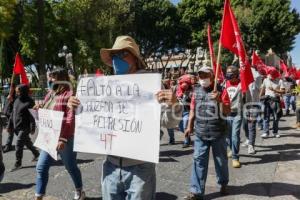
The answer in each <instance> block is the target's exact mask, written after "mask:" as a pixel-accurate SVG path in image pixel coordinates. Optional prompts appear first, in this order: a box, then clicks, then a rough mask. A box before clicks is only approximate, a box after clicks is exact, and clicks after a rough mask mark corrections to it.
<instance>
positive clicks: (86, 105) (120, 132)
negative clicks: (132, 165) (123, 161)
mask: <svg viewBox="0 0 300 200" xmlns="http://www.w3.org/2000/svg"><path fill="white" fill-rule="evenodd" d="M160 89H161V75H160V74H138V75H121V76H120V75H116V76H101V77H84V78H81V79H80V81H79V83H78V87H77V97H78V98H79V100H80V102H81V106H80V107H79V108H78V110H77V115H76V123H75V124H76V127H75V139H74V150H75V151H78V152H87V153H97V154H105V155H115V156H120V157H126V158H131V159H136V160H142V161H148V162H153V163H158V160H159V136H160V114H161V108H160V104H159V103H158V101H157V100H156V96H155V94H156V93H157V92H158V91H159V90H160Z"/></svg>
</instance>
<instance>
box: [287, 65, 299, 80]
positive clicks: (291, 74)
mask: <svg viewBox="0 0 300 200" xmlns="http://www.w3.org/2000/svg"><path fill="white" fill-rule="evenodd" d="M296 74H297V69H296V67H295V66H293V67H291V68H290V69H289V70H288V76H289V77H291V78H295V77H296Z"/></svg>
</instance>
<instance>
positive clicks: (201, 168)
mask: <svg viewBox="0 0 300 200" xmlns="http://www.w3.org/2000/svg"><path fill="white" fill-rule="evenodd" d="M210 147H211V148H212V153H213V158H214V162H215V171H216V175H217V183H218V184H219V185H221V186H222V185H227V184H228V181H229V172H228V158H227V153H226V139H225V136H222V137H219V138H217V139H215V140H203V139H201V138H200V137H199V136H196V139H195V142H194V161H193V165H192V176H191V188H190V192H192V193H194V194H197V195H200V196H203V195H204V192H205V182H206V178H207V172H208V161H209V151H210Z"/></svg>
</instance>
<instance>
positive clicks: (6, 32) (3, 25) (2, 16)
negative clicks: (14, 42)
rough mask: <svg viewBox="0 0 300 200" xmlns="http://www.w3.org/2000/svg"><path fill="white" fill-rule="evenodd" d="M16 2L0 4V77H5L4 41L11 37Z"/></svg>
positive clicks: (11, 0) (10, 0)
mask: <svg viewBox="0 0 300 200" xmlns="http://www.w3.org/2000/svg"><path fill="white" fill-rule="evenodd" d="M16 4H17V2H16V0H7V1H5V2H4V1H1V2H0V75H1V76H2V78H1V80H2V81H3V77H5V76H6V75H7V74H6V71H7V70H5V67H4V66H5V62H4V59H3V58H4V56H3V55H4V51H3V50H4V46H5V44H4V43H5V40H7V39H8V38H9V37H10V36H11V35H12V30H13V28H12V26H11V23H12V21H13V19H14V15H15V7H16Z"/></svg>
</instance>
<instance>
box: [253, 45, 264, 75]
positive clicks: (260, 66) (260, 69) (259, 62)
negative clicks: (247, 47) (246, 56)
mask: <svg viewBox="0 0 300 200" xmlns="http://www.w3.org/2000/svg"><path fill="white" fill-rule="evenodd" d="M252 66H256V69H257V71H258V72H259V73H260V74H262V75H267V65H266V64H265V63H264V62H263V61H262V59H261V58H260V57H259V56H258V55H257V54H256V53H255V51H253V54H252Z"/></svg>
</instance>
